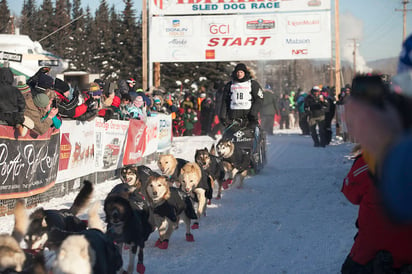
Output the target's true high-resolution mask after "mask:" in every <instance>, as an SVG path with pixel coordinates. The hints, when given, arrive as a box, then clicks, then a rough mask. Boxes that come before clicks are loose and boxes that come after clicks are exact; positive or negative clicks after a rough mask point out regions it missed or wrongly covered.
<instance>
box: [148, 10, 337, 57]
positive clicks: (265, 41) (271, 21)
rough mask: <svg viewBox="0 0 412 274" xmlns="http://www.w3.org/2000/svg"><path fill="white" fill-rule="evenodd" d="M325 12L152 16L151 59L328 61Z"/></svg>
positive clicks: (328, 35)
mask: <svg viewBox="0 0 412 274" xmlns="http://www.w3.org/2000/svg"><path fill="white" fill-rule="evenodd" d="M330 25H331V24H330V11H320V12H311V13H282V14H276V13H273V14H259V15H228V16H180V17H179V16H176V17H174V16H164V17H153V18H152V22H151V24H150V26H151V27H150V60H151V61H152V62H205V61H212V62H214V61H240V60H293V59H329V58H330V57H331V29H330Z"/></svg>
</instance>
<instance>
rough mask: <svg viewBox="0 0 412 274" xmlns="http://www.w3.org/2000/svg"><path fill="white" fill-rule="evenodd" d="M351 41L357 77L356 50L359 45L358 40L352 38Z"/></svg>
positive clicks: (354, 74) (354, 70)
mask: <svg viewBox="0 0 412 274" xmlns="http://www.w3.org/2000/svg"><path fill="white" fill-rule="evenodd" d="M349 40H352V41H353V53H352V54H353V76H354V77H355V76H356V50H357V47H358V44H357V41H358V39H356V38H352V39H349Z"/></svg>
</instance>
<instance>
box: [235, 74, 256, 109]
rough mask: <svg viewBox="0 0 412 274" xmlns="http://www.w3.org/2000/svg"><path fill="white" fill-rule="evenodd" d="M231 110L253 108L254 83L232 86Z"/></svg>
mask: <svg viewBox="0 0 412 274" xmlns="http://www.w3.org/2000/svg"><path fill="white" fill-rule="evenodd" d="M230 91H231V93H232V94H231V96H230V109H236V110H241V109H244V110H247V109H250V108H251V107H252V82H251V81H250V80H249V81H246V82H242V83H238V82H236V83H233V84H232V85H231V86H230Z"/></svg>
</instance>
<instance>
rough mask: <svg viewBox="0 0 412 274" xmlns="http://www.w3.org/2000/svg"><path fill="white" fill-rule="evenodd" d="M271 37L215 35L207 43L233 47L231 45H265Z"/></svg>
mask: <svg viewBox="0 0 412 274" xmlns="http://www.w3.org/2000/svg"><path fill="white" fill-rule="evenodd" d="M269 38H270V36H262V37H246V38H242V37H222V38H218V37H214V38H211V39H210V40H209V43H208V44H207V45H208V46H209V47H216V46H222V47H226V46H228V47H231V46H256V45H258V46H263V45H264V44H265V42H266V41H267V40H268V39H269Z"/></svg>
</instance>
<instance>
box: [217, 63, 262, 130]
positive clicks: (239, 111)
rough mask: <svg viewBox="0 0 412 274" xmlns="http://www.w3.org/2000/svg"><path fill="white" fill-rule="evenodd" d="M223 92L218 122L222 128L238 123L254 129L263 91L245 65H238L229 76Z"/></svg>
mask: <svg viewBox="0 0 412 274" xmlns="http://www.w3.org/2000/svg"><path fill="white" fill-rule="evenodd" d="M231 77H232V80H231V81H230V82H228V83H227V84H226V86H225V88H224V91H223V103H222V108H221V114H220V117H219V119H220V121H221V123H223V125H224V126H228V125H230V124H231V123H233V121H234V120H236V121H238V122H240V124H241V126H247V127H249V128H252V129H255V127H256V126H257V125H258V123H259V122H258V118H259V117H258V115H259V111H260V109H261V108H262V105H263V90H262V88H261V86H260V84H259V83H258V82H257V81H255V80H253V79H252V77H251V73H250V71H249V70H248V68H247V67H246V65H245V64H243V63H239V64H237V65H236V67H235V69H234V70H233V72H232V74H231Z"/></svg>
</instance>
